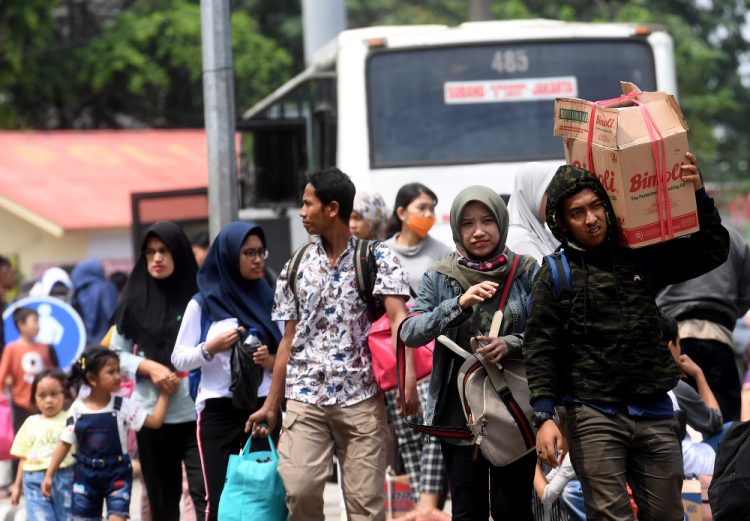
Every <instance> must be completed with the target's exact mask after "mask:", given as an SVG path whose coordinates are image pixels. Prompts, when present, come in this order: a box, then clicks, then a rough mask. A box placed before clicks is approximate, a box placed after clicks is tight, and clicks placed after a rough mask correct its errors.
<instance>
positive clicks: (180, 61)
mask: <svg viewBox="0 0 750 521" xmlns="http://www.w3.org/2000/svg"><path fill="white" fill-rule="evenodd" d="M6 3H7V4H8V5H7V6H6V5H5V4H6ZM6 7H7V8H6ZM12 11H13V12H12ZM19 18H22V19H23V20H25V26H26V30H20V29H19V27H18V25H17V24H18V21H17V20H18V19H19ZM35 24H36V26H37V27H38V28H39V29H40V30H39V34H38V35H36V36H34V35H27V33H33V32H34V31H31V30H30V29H31V28H32V26H34V25H35ZM231 26H232V47H233V53H234V72H235V85H236V87H235V98H236V103H235V105H236V106H237V107H238V109H237V110H238V111H241V110H243V109H244V108H246V107H247V106H248V105H250V104H252V103H254V102H255V101H257V100H258V99H260V98H261V97H262V96H264V95H265V94H267V93H268V92H269V91H270V90H271V88H272V87H273V86H274V85H277V84H279V83H281V82H282V81H284V80H285V79H286V78H287V77H288V76H289V75H290V74H291V67H292V58H291V56H290V55H289V53H288V52H287V51H285V50H284V49H283V48H282V47H281V46H280V45H278V44H277V43H276V42H275V41H274V40H273V39H271V38H268V37H266V36H263V35H262V34H260V31H259V29H258V24H257V23H256V21H255V20H254V19H253V18H252V17H251V16H250V14H249V13H248V12H246V11H234V12H233V13H232V20H231ZM4 27H12V30H11V33H12V36H11V38H9V43H6V42H0V63H1V62H7V63H9V64H11V65H12V66H13V69H11V72H8V73H6V74H3V75H1V76H0V124H1V125H2V126H3V127H5V128H120V127H140V126H148V127H198V126H202V124H203V102H202V98H203V75H202V56H201V18H200V5H199V2H198V1H197V0H196V1H191V0H142V1H129V2H128V1H126V0H123V1H120V2H117V1H113V0H87V1H80V0H78V1H76V0H67V1H65V0H64V1H53V0H31V1H30V0H11V1H10V2H4V3H3V11H2V12H0V28H4ZM16 33H19V34H17V35H16ZM0 34H4V32H3V33H0ZM14 39H15V40H19V41H18V43H15V42H14Z"/></svg>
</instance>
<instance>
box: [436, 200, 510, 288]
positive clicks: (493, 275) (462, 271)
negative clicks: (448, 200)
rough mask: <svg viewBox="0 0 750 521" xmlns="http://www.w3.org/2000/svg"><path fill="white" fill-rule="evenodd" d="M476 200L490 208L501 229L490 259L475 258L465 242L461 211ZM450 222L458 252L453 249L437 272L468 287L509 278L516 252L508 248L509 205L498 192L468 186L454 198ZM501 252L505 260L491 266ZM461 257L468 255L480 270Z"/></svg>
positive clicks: (440, 263) (467, 257) (439, 263)
mask: <svg viewBox="0 0 750 521" xmlns="http://www.w3.org/2000/svg"><path fill="white" fill-rule="evenodd" d="M472 202H478V203H482V204H483V205H485V206H486V207H487V208H488V209H489V211H490V213H492V216H493V217H494V218H495V222H497V227H498V230H499V231H500V241H499V242H498V243H497V246H496V247H495V250H494V251H493V252H492V254H490V256H489V258H488V259H473V258H471V257H470V256H469V254H468V252H467V250H466V248H465V247H464V245H463V243H462V242H461V214H462V213H463V211H464V208H465V207H466V206H467V205H468V204H469V203H472ZM450 223H451V232H452V233H453V242H454V243H455V244H456V249H457V250H458V251H457V252H453V253H452V254H451V255H450V257H448V258H447V259H445V260H443V261H440V262H438V263H437V264H436V265H435V270H436V271H438V272H440V273H443V274H444V275H447V276H449V277H452V278H454V279H456V280H457V281H458V282H459V283H460V284H461V286H462V287H463V288H464V289H468V288H469V287H470V286H473V285H474V284H478V283H479V282H482V281H483V280H499V279H502V278H503V277H505V275H506V274H507V271H508V268H509V265H510V264H511V262H512V261H513V256H514V254H513V252H511V251H510V250H507V249H506V248H505V239H506V238H507V236H508V208H507V207H506V206H505V202H504V201H503V199H502V198H501V197H500V196H499V195H498V194H497V192H495V191H494V190H492V189H491V188H488V187H486V186H481V185H475V186H469V187H467V188H464V189H463V190H461V191H460V192H459V193H458V194H457V195H456V197H455V199H453V204H452V205H451V219H450ZM501 254H504V256H505V262H501V263H500V264H499V265H496V266H493V267H492V268H489V261H492V260H495V259H496V258H497V257H499V256H500V255H501ZM461 257H465V258H466V259H468V260H469V261H471V263H472V264H477V265H478V267H477V269H475V268H473V267H469V266H466V265H464V264H463V263H459V262H458V261H459V259H460V258H461ZM483 261H487V262H483ZM488 268H489V269H488Z"/></svg>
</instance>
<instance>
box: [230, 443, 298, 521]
mask: <svg viewBox="0 0 750 521" xmlns="http://www.w3.org/2000/svg"><path fill="white" fill-rule="evenodd" d="M252 440H253V438H252V437H249V438H248V439H247V443H245V447H244V448H243V449H242V452H241V453H240V454H232V455H230V456H229V465H228V466H227V478H226V481H225V482H224V490H223V492H222V493H221V498H220V500H219V521H286V519H287V510H286V502H285V496H286V493H285V491H284V483H283V482H282V481H281V476H279V473H278V471H277V470H276V468H277V467H278V465H279V454H278V453H277V452H276V447H275V446H274V444H273V440H271V438H270V437H269V438H268V444H269V445H270V447H271V450H270V451H256V452H250V447H251V445H252Z"/></svg>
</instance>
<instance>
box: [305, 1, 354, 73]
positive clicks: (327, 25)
mask: <svg viewBox="0 0 750 521" xmlns="http://www.w3.org/2000/svg"><path fill="white" fill-rule="evenodd" d="M344 29H346V3H345V2H344V0H302V41H303V44H304V49H305V65H307V66H310V65H311V64H312V61H313V55H314V54H315V51H317V50H318V49H320V48H321V47H323V46H325V44H327V43H328V42H329V41H330V40H331V39H333V38H336V36H338V34H339V33H340V32H341V31H343V30H344Z"/></svg>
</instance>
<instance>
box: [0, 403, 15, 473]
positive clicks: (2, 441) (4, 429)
mask: <svg viewBox="0 0 750 521" xmlns="http://www.w3.org/2000/svg"><path fill="white" fill-rule="evenodd" d="M13 436H14V432H13V414H12V413H11V410H10V402H9V401H8V397H7V396H5V395H4V394H0V460H9V459H10V458H11V456H10V446H11V445H12V444H13Z"/></svg>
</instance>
